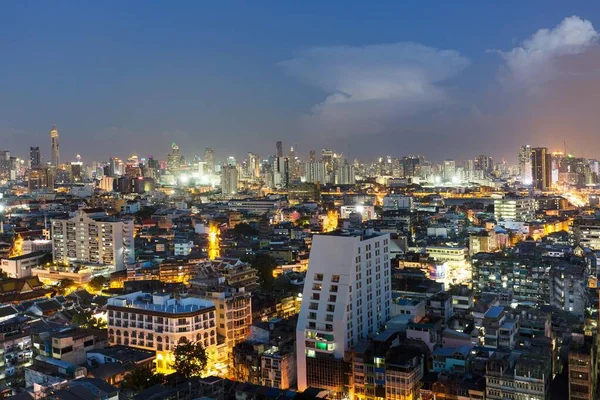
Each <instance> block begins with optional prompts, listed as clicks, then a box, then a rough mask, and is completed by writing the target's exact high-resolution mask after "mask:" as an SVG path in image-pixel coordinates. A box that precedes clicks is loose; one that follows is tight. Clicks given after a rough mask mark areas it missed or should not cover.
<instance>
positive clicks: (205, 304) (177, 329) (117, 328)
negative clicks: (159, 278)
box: [107, 292, 217, 369]
mask: <svg viewBox="0 0 600 400" xmlns="http://www.w3.org/2000/svg"><path fill="white" fill-rule="evenodd" d="M107 309H108V340H109V343H110V344H123V345H125V346H131V347H137V348H141V349H147V350H155V351H157V352H159V354H158V355H157V368H159V369H168V367H169V365H168V364H169V363H170V360H169V357H168V354H165V355H163V354H162V353H163V352H165V353H168V352H172V351H173V350H174V349H175V347H176V346H177V344H179V343H181V342H183V341H188V342H196V341H199V342H200V343H202V345H203V346H204V348H205V349H207V352H209V353H214V352H216V348H215V347H216V345H217V327H216V315H215V306H214V303H213V302H211V301H207V300H203V299H199V298H195V297H185V298H180V299H176V298H173V297H171V295H169V294H155V295H152V294H149V293H144V292H135V293H131V294H128V295H123V296H118V297H113V298H110V299H109V300H108V304H107Z"/></svg>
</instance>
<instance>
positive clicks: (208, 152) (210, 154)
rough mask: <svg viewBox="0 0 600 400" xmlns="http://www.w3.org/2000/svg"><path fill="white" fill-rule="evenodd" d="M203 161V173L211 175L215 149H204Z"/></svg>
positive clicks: (213, 166)
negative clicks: (204, 167) (204, 165)
mask: <svg viewBox="0 0 600 400" xmlns="http://www.w3.org/2000/svg"><path fill="white" fill-rule="evenodd" d="M204 161H205V162H206V170H205V173H206V174H207V175H212V174H213V173H214V172H215V149H213V148H212V147H207V148H205V149H204Z"/></svg>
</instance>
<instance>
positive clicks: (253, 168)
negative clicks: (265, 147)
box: [247, 153, 260, 181]
mask: <svg viewBox="0 0 600 400" xmlns="http://www.w3.org/2000/svg"><path fill="white" fill-rule="evenodd" d="M247 168H248V171H247V175H248V177H249V178H250V179H251V180H252V181H257V180H258V178H259V177H260V160H259V158H258V154H254V153H248V165H247Z"/></svg>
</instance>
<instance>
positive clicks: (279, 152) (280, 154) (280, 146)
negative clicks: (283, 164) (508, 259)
mask: <svg viewBox="0 0 600 400" xmlns="http://www.w3.org/2000/svg"><path fill="white" fill-rule="evenodd" d="M275 147H276V148H277V154H276V156H277V157H283V143H282V142H281V141H278V142H277V143H275Z"/></svg>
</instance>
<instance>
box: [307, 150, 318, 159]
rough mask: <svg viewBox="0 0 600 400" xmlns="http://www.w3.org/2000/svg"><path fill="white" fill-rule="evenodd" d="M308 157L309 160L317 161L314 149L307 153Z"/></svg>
mask: <svg viewBox="0 0 600 400" xmlns="http://www.w3.org/2000/svg"><path fill="white" fill-rule="evenodd" d="M308 159H309V161H317V152H316V151H314V150H311V151H310V152H309V153H308Z"/></svg>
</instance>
